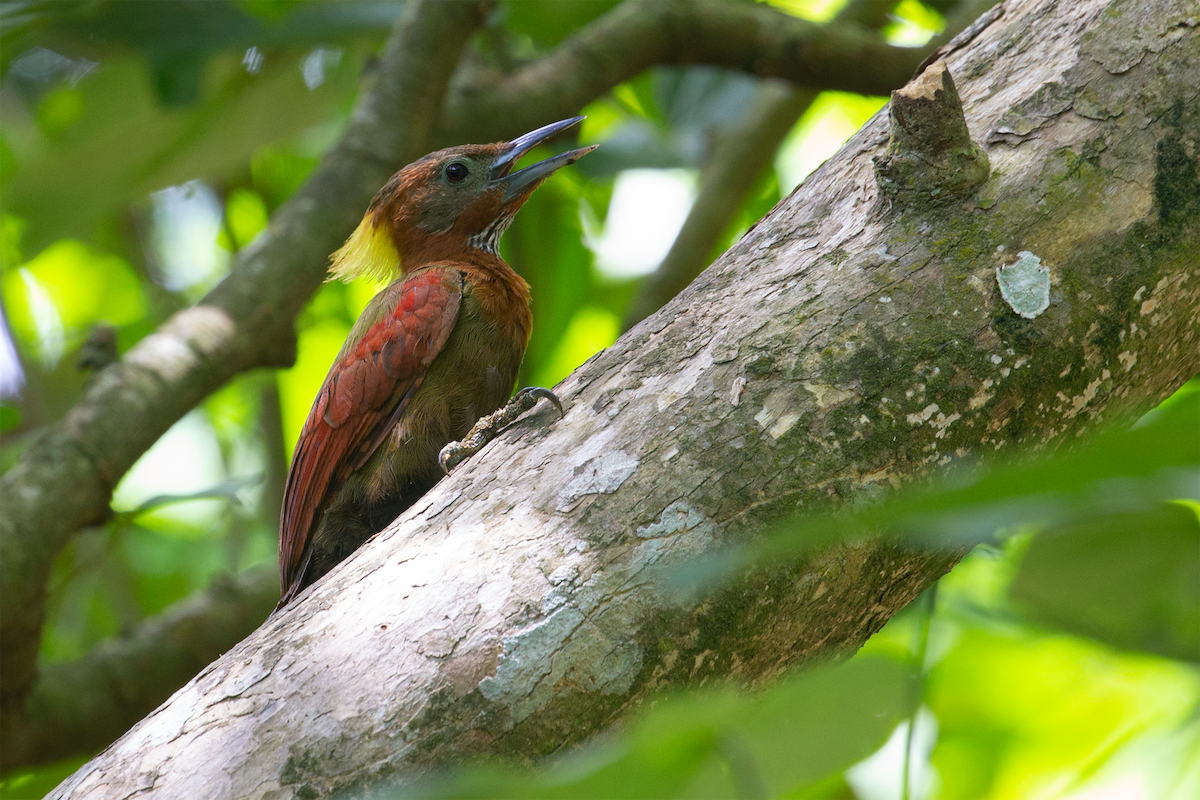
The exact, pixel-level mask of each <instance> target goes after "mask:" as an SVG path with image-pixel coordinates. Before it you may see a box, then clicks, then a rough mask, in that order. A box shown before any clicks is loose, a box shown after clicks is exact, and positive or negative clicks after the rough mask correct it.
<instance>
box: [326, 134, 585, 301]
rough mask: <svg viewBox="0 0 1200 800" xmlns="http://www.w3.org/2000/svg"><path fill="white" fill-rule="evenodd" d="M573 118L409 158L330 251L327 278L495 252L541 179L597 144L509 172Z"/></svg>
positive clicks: (387, 272)
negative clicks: (506, 137)
mask: <svg viewBox="0 0 1200 800" xmlns="http://www.w3.org/2000/svg"><path fill="white" fill-rule="evenodd" d="M582 119H583V117H572V118H571V119H565V120H563V121H561V122H555V123H552V124H550V125H546V126H544V127H541V128H538V129H537V130H535V131H531V132H530V133H527V134H525V135H524V136H518V137H517V138H516V139H513V140H512V141H511V142H497V143H495V144H469V145H462V146H460V147H448V148H446V149H445V150H439V151H437V152H436V153H430V154H429V155H427V156H425V157H424V158H422V159H420V160H418V161H414V162H413V163H411V164H409V165H408V166H407V167H405V168H404V169H402V170H400V171H399V172H397V173H396V174H395V175H393V176H392V178H391V180H389V181H388V182H387V184H385V185H384V187H383V188H382V189H380V190H379V193H378V194H376V195H375V199H374V200H372V201H371V205H370V206H369V207H368V208H367V213H366V214H365V215H364V216H363V220H362V222H361V223H359V226H358V228H356V229H355V231H354V233H352V234H351V235H350V238H349V239H347V240H346V244H345V245H343V246H342V248H341V249H340V250H338V251H337V252H336V253H334V254H333V267H332V269H331V270H330V273H331V277H333V278H341V279H343V280H349V279H352V278H357V277H360V276H370V277H374V278H377V279H382V280H393V279H395V278H396V277H398V276H399V275H400V274H402V273H403V272H404V271H405V269H406V268H411V267H415V266H419V265H421V264H428V263H430V262H433V261H440V260H464V259H470V258H471V256H472V255H473V254H475V255H477V254H479V253H487V254H490V255H493V256H495V255H496V250H497V246H498V244H499V242H500V235H501V234H502V233H504V231H505V230H506V229H507V228H508V226H509V225H510V224H511V223H512V220H513V217H514V216H515V215H516V213H517V210H518V209H519V208H520V207H521V206H522V205H524V203H525V201H526V200H527V199H529V195H530V194H532V193H533V190H534V189H536V188H537V187H538V186H539V185H540V184H541V183H542V181H544V180H545V179H546V178H548V177H549V176H550V175H551V174H552V173H553V172H554V171H555V170H557V169H559V168H560V167H564V166H566V165H567V164H573V163H574V162H575V161H577V160H578V159H579V158H580V157H582V156H583V155H585V154H587V153H590V152H591V151H592V150H594V149H595V148H596V145H591V146H590V147H583V148H580V149H578V150H571V151H569V152H566V153H560V154H559V155H556V156H553V157H551V158H547V159H546V160H544V161H539V162H537V163H536V164H532V165H530V166H528V167H525V168H524V169H520V170H516V171H513V167H514V166H515V165H516V163H517V160H518V159H520V158H521V156H523V155H524V154H525V153H527V152H529V151H530V150H532V149H533V148H534V147H536V146H537V145H538V144H540V143H541V142H543V141H545V140H546V139H548V138H550V137H551V136H554V135H555V134H557V133H559V132H561V131H564V130H566V129H567V128H570V127H571V126H572V125H575V124H576V123H578V122H579V121H580V120H582Z"/></svg>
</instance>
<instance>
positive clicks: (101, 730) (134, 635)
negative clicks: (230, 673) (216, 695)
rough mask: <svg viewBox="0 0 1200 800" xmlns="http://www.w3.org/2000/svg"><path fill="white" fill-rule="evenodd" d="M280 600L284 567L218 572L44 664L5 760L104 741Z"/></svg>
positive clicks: (72, 751) (32, 759)
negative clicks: (76, 654)
mask: <svg viewBox="0 0 1200 800" xmlns="http://www.w3.org/2000/svg"><path fill="white" fill-rule="evenodd" d="M278 601H279V575H278V572H277V571H276V570H275V569H274V568H273V567H270V566H263V567H256V568H254V569H249V570H246V571H245V572H243V573H241V574H239V575H237V576H236V577H224V578H219V579H218V580H216V581H214V582H213V584H212V585H211V586H209V588H208V589H207V590H205V591H203V592H200V593H198V594H195V595H193V596H191V597H189V598H187V599H186V600H182V601H180V602H179V603H176V604H175V605H173V606H170V607H169V608H167V609H166V610H165V611H163V612H162V613H161V614H158V615H156V616H154V617H152V618H150V619H148V620H146V621H145V622H143V623H141V624H140V625H138V626H137V628H136V629H134V631H133V632H131V633H129V634H127V635H125V636H121V637H119V638H117V639H110V640H107V641H105V642H103V643H101V644H100V645H98V646H96V647H95V648H93V649H92V650H91V651H89V652H88V654H87V655H86V656H84V657H83V658H81V659H79V660H78V661H69V662H65V663H53V664H49V665H46V666H44V667H42V668H41V669H40V670H39V672H38V676H37V680H36V681H35V682H34V685H33V689H32V690H31V691H30V694H29V698H28V700H27V701H26V714H25V715H24V716H23V717H22V718H21V720H20V725H19V727H13V728H10V729H9V731H8V737H7V738H6V739H5V761H6V764H5V766H6V767H8V766H13V765H17V764H23V763H36V762H44V761H53V760H55V759H59V758H65V757H67V756H72V755H76V754H78V753H85V752H88V751H89V750H91V751H95V750H99V749H101V748H103V747H104V746H105V745H107V744H109V743H110V742H112V741H113V740H115V739H116V738H117V737H118V736H120V735H121V734H122V733H124V732H125V731H127V730H128V729H129V728H130V726H132V725H133V724H134V723H135V722H137V721H138V720H139V719H141V718H142V717H144V716H145V715H146V714H149V713H150V712H151V711H153V710H154V708H155V707H156V706H157V705H158V704H159V703H161V702H162V701H163V700H164V699H165V698H167V697H169V696H170V695H171V693H172V692H173V691H175V690H176V689H178V688H179V687H180V686H181V685H182V684H183V683H185V682H186V681H187V680H188V679H189V678H191V677H192V676H193V675H195V674H196V673H197V672H199V671H200V670H201V669H203V668H204V666H205V665H206V664H208V663H209V662H211V661H212V660H213V659H215V658H217V657H218V656H220V655H221V654H222V653H224V652H225V651H226V650H228V649H229V648H230V647H231V646H232V645H233V644H234V643H236V642H238V641H241V640H242V639H243V638H244V637H245V636H247V635H248V634H249V633H250V632H251V631H253V630H254V629H255V628H257V627H258V626H259V624H260V623H261V622H262V621H263V619H264V618H265V617H266V616H267V614H269V613H270V612H271V609H272V608H274V607H275V603H277V602H278ZM21 754H25V755H26V758H25V759H24V760H17V759H19V758H20V755H21Z"/></svg>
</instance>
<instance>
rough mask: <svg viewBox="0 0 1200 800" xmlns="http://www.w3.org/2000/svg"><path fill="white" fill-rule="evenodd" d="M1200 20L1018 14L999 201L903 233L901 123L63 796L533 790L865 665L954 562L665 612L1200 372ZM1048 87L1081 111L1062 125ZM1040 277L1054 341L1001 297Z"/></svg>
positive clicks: (1122, 4) (1185, 10)
mask: <svg viewBox="0 0 1200 800" xmlns="http://www.w3.org/2000/svg"><path fill="white" fill-rule="evenodd" d="M1189 5H1190V4H1189V3H1187V2H1182V1H1180V2H1174V3H1172V2H1160V3H1155V4H1143V3H1140V2H1138V0H1112V1H1111V2H1105V0H1088V1H1085V2H1080V3H1056V2H1053V0H1041V1H1040V2H1038V1H1036V0H1030V2H1024V3H1012V4H1010V5H1009V6H1008V7H1007V8H1006V11H1005V14H1004V15H1003V17H1002V18H1001V19H999V20H998V21H996V22H994V23H993V24H992V25H991V26H989V27H988V28H986V29H985V30H983V31H982V32H981V33H980V34H979V35H978V36H977V37H976V38H975V39H974V41H972V42H971V43H970V44H968V45H966V46H965V47H963V48H962V49H960V50H958V51H956V52H953V53H950V54H948V55H947V56H946V63H947V65H948V66H949V68H950V70H951V72H952V74H953V75H954V79H955V82H956V84H957V86H958V90H959V94H960V95H961V97H962V102H963V106H964V108H965V110H966V118H967V122H968V126H969V129H970V131H971V134H972V138H973V139H974V140H975V141H976V142H982V143H986V149H987V155H988V159H989V161H990V164H991V174H990V176H989V178H988V179H987V181H986V182H985V183H984V184H983V185H982V186H980V187H979V188H978V189H977V190H976V191H975V192H974V193H973V194H971V195H970V196H968V197H966V198H964V199H960V200H959V201H958V202H956V203H953V204H948V205H947V204H940V205H937V206H929V207H920V206H915V205H907V206H904V207H896V206H895V205H894V204H890V203H886V202H882V201H881V199H880V193H879V190H878V188H877V186H876V183H875V179H874V176H873V174H872V165H871V158H872V156H875V155H879V154H880V153H882V152H883V150H884V147H885V144H886V141H887V120H886V117H885V116H884V115H881V116H879V117H877V118H876V119H875V120H873V121H872V122H870V123H869V124H868V125H867V126H866V127H865V128H864V129H863V130H862V131H861V132H860V133H859V134H858V135H856V136H855V137H854V138H853V139H852V140H851V141H850V142H849V143H848V144H847V146H846V147H845V148H843V149H842V151H841V152H840V153H839V154H838V155H837V156H835V157H834V158H833V159H831V160H830V161H829V162H828V163H826V164H825V165H824V166H823V167H822V168H821V169H819V170H818V171H817V172H816V173H814V175H813V176H811V177H810V178H809V179H808V180H807V181H806V183H805V184H804V185H803V186H801V187H800V188H799V189H798V190H797V191H796V192H795V193H794V194H793V195H792V196H791V197H789V198H788V199H787V200H786V201H785V202H784V203H782V204H781V205H780V206H779V207H778V208H777V209H776V210H775V211H774V212H773V213H772V214H771V215H770V216H768V217H767V218H766V219H765V220H763V221H762V222H761V223H760V224H759V225H758V226H757V227H756V228H754V229H753V230H752V231H751V232H750V233H749V234H747V236H746V237H745V238H743V239H742V240H741V241H740V242H739V243H738V244H737V245H736V246H735V247H734V248H733V249H731V250H730V251H729V252H728V253H727V254H726V255H725V256H724V257H722V258H721V259H720V260H719V261H718V262H717V263H716V264H714V265H713V267H711V268H710V269H709V270H708V271H707V272H705V273H704V274H703V275H702V276H701V277H700V278H699V279H698V280H697V281H696V282H695V283H694V284H693V285H692V286H691V287H690V288H689V289H688V290H687V291H685V292H684V293H683V294H681V295H680V296H679V297H678V298H676V299H675V300H674V301H673V302H672V303H670V304H669V305H668V306H666V307H665V308H664V309H663V310H662V311H661V312H659V313H658V314H656V315H654V316H652V317H650V318H649V319H647V320H646V321H645V322H643V323H642V324H640V325H638V326H637V327H636V328H634V329H633V330H632V331H631V332H630V333H629V334H627V335H626V336H624V337H622V339H621V340H620V341H618V342H617V344H616V345H614V346H613V347H612V348H610V349H609V350H607V351H605V352H603V353H601V354H599V355H597V356H596V357H595V358H593V359H592V360H591V361H590V362H588V363H587V364H586V365H584V366H583V367H582V368H581V369H580V370H578V371H577V372H576V373H575V375H573V376H572V377H571V378H570V379H568V380H567V381H566V382H565V383H564V384H562V385H561V386H560V387H559V388H558V394H559V396H560V397H561V398H562V400H563V401H564V404H565V405H566V407H567V414H566V416H565V417H564V418H563V419H562V420H555V419H554V416H553V415H545V416H535V417H533V418H531V419H529V420H528V421H526V422H523V423H519V424H517V425H516V426H514V427H513V428H512V429H510V431H509V432H508V433H506V434H505V435H504V436H503V437H502V438H501V440H500V441H497V442H495V443H493V444H492V445H490V446H489V447H488V448H487V449H486V450H484V451H483V452H482V453H481V454H479V455H478V456H476V457H475V458H473V459H472V460H471V461H469V462H467V463H466V464H465V465H463V466H462V467H460V468H459V469H458V470H456V472H455V474H454V475H453V476H451V478H450V479H449V480H446V481H444V482H443V483H441V484H440V485H439V486H438V487H436V488H435V489H434V490H433V491H432V492H431V493H430V494H429V495H428V496H427V497H426V498H425V499H424V500H423V501H422V502H421V503H420V504H418V506H417V507H414V508H413V509H412V510H411V511H410V512H409V513H408V514H406V515H405V516H404V517H402V518H401V519H400V520H398V521H397V522H396V524H394V525H393V526H392V527H391V528H389V529H388V531H386V532H385V533H384V534H382V535H381V536H379V537H378V538H376V539H375V540H373V541H372V542H370V543H368V545H366V546H365V547H364V548H363V549H362V550H360V551H359V552H358V553H357V554H356V555H355V556H354V557H353V558H352V559H350V560H349V561H347V562H346V563H345V564H343V565H342V567H341V568H339V569H338V570H336V571H334V572H333V573H331V574H330V575H329V576H328V578H327V579H325V580H324V581H323V582H322V583H320V584H318V585H317V586H316V587H314V589H313V591H312V592H311V593H310V594H309V595H308V596H307V597H305V598H303V599H302V601H301V602H298V603H296V604H294V605H293V606H291V607H289V608H288V609H287V610H286V611H285V612H284V613H283V614H281V615H279V616H276V617H274V618H272V619H271V620H269V621H268V622H267V623H266V624H264V625H263V626H262V627H261V628H260V629H259V630H258V631H257V632H256V633H255V634H253V635H252V636H250V637H249V638H248V639H246V640H245V641H244V642H243V643H242V644H240V645H239V646H238V647H236V648H235V649H234V650H232V651H231V652H230V653H228V654H227V655H226V656H224V657H223V658H221V659H220V660H218V661H217V662H215V663H214V664H212V665H211V666H210V667H209V668H207V669H206V670H205V671H204V672H202V673H201V674H200V675H199V676H198V677H197V678H196V679H195V680H194V681H193V682H192V683H191V684H189V685H188V686H186V687H185V688H184V689H182V690H180V692H178V693H177V694H176V695H175V696H174V697H173V698H172V699H171V700H170V701H169V702H168V703H166V704H165V705H164V706H162V707H161V708H160V709H158V710H157V711H156V712H154V713H153V714H151V715H150V716H149V717H147V718H146V719H145V720H144V721H143V722H141V723H140V724H139V725H138V726H136V727H135V728H134V729H133V730H132V731H130V732H129V733H128V734H127V735H126V736H125V737H123V738H122V739H121V740H120V741H118V742H117V743H116V744H114V745H113V746H112V747H111V748H110V749H109V750H108V751H106V752H105V753H103V754H101V755H100V756H98V757H97V758H96V759H94V760H93V761H92V762H90V763H89V764H87V765H86V766H84V767H83V768H82V769H81V770H80V771H79V772H78V773H77V774H76V775H75V776H74V777H72V778H71V779H69V780H68V781H67V782H66V783H64V784H63V786H61V787H60V788H59V789H58V790H57V792H56V793H55V794H54V795H53V796H55V797H84V796H87V797H125V796H128V795H129V794H130V793H132V792H133V791H135V790H140V791H141V792H143V793H146V794H154V793H158V794H160V795H161V796H199V795H203V796H206V797H239V798H255V797H273V798H276V797H278V798H282V797H319V796H327V795H331V794H337V793H339V792H342V791H348V790H351V789H357V788H362V787H365V786H370V785H374V784H377V783H378V782H380V781H383V780H394V779H400V780H407V779H412V778H414V777H416V776H419V775H421V774H423V773H424V772H425V771H427V770H429V769H431V768H433V767H437V766H441V765H446V764H450V763H454V762H455V761H457V760H459V759H462V758H464V757H469V756H484V755H493V754H500V755H505V756H510V757H516V758H518V759H521V760H528V759H532V758H535V757H537V756H540V755H544V754H546V753H549V752H552V751H554V750H556V749H559V748H562V747H564V746H567V745H570V744H572V743H575V742H578V741H580V740H582V739H584V738H586V737H587V736H588V735H590V734H591V733H593V732H595V731H597V730H600V729H601V728H603V727H604V726H606V725H609V724H611V723H612V722H613V721H614V720H616V719H618V718H619V717H621V716H622V715H623V714H626V713H628V712H629V711H630V710H631V709H635V708H637V707H638V705H639V704H640V703H641V702H643V701H644V699H645V698H647V697H648V696H649V694H650V692H652V691H654V690H656V689H659V688H662V687H665V686H681V685H688V686H694V685H698V684H701V683H704V682H706V681H707V682H711V681H718V680H725V679H736V680H741V681H746V682H750V683H756V682H760V681H763V680H768V679H770V678H771V677H773V676H775V675H778V674H779V673H780V672H781V671H782V670H785V669H787V668H789V667H791V666H793V665H796V664H798V663H801V662H803V661H804V660H806V659H809V658H814V657H818V656H827V655H834V654H839V653H845V652H848V651H851V650H853V649H854V648H855V647H857V646H858V645H859V644H861V643H862V641H864V640H865V639H866V637H867V636H869V635H870V634H871V633H872V632H874V631H875V630H877V629H878V627H879V626H880V625H882V624H883V622H884V621H886V619H887V618H888V617H890V616H891V615H892V614H893V613H894V612H895V611H896V610H898V609H899V608H901V607H902V606H903V605H904V604H905V603H907V602H908V601H909V600H911V599H912V598H913V597H915V596H916V595H917V594H918V593H919V592H920V591H921V590H923V589H924V588H925V587H926V586H928V585H929V584H930V583H931V582H932V581H933V580H935V579H936V578H937V577H938V576H940V575H941V574H942V573H943V572H944V571H945V570H946V569H948V568H949V567H950V566H951V564H952V563H953V561H954V559H955V557H956V554H955V553H952V552H950V553H937V552H920V551H913V550H910V549H905V548H902V547H899V546H897V545H896V544H893V543H887V542H883V541H880V542H870V543H861V544H856V545H854V546H840V547H833V548H831V549H828V550H825V551H824V552H820V553H817V554H814V555H813V556H811V557H810V558H809V559H808V560H806V561H804V562H803V563H797V564H793V565H790V566H789V567H786V568H784V569H779V570H774V571H770V572H757V571H756V572H753V573H751V574H747V575H744V576H742V578H741V579H739V580H738V581H736V582H735V583H733V584H732V585H730V586H727V587H724V588H722V589H719V590H714V591H712V592H710V593H708V594H705V595H702V596H694V595H688V594H680V593H678V592H677V591H674V590H672V589H670V588H668V587H667V585H665V584H664V583H663V582H661V581H659V580H657V578H658V577H659V576H660V575H661V574H662V573H663V571H670V570H672V569H675V568H678V566H679V565H681V564H683V563H685V562H686V561H687V560H688V559H689V558H691V557H693V556H695V555H699V554H703V553H708V552H712V551H713V550H714V549H715V548H718V547H720V546H722V545H723V544H726V543H728V542H731V541H738V540H741V539H744V538H745V537H752V536H757V535H760V534H762V533H763V532H764V531H766V530H768V529H769V527H770V526H771V525H772V524H773V523H775V522H776V521H777V520H780V519H782V518H784V517H786V516H788V515H789V514H791V513H793V512H794V511H795V510H797V509H820V508H825V507H830V506H835V505H838V504H843V503H862V502H868V501H870V500H872V499H874V498H876V497H877V496H879V495H880V494H881V493H884V492H886V491H889V490H890V489H891V488H892V487H894V486H897V485H899V484H900V483H902V482H905V481H908V480H911V479H913V478H916V477H920V476H923V475H926V474H928V473H930V472H933V471H936V470H937V469H939V468H941V467H943V466H944V465H947V464H949V463H951V462H955V461H963V460H975V459H979V458H982V457H985V456H988V455H990V454H993V453H995V452H998V451H999V452H1005V451H1015V450H1017V449H1018V448H1029V447H1032V448H1035V449H1036V448H1043V447H1059V446H1063V445H1069V444H1070V443H1071V442H1073V441H1075V440H1076V437H1077V436H1079V435H1081V434H1083V433H1085V432H1087V431H1088V430H1089V429H1090V428H1092V427H1093V426H1095V425H1096V424H1098V423H1099V422H1101V421H1105V420H1113V419H1121V418H1132V416H1134V415H1136V414H1139V413H1141V412H1142V411H1144V410H1146V409H1147V408H1149V407H1151V406H1152V405H1153V404H1154V403H1155V402H1157V401H1158V400H1160V399H1161V398H1162V397H1164V396H1166V395H1167V394H1169V393H1170V392H1171V391H1172V390H1173V389H1175V388H1176V387H1178V386H1179V385H1180V384H1181V383H1182V382H1183V381H1184V380H1186V379H1187V378H1188V377H1189V376H1191V375H1192V374H1194V373H1195V372H1196V371H1197V366H1198V362H1200V356H1198V352H1200V351H1198V345H1200V342H1198V341H1197V337H1198V336H1200V332H1198V330H1197V326H1196V325H1195V317H1196V309H1197V306H1198V305H1200V303H1198V302H1197V301H1198V300H1200V265H1198V264H1197V256H1196V254H1197V252H1200V179H1198V177H1197V158H1198V155H1200V31H1198V30H1197V29H1196V27H1195V25H1196V23H1195V17H1194V16H1192V14H1193V13H1194V11H1192V10H1191V9H1189ZM1046 87H1053V88H1052V90H1048V89H1047V88H1046ZM1020 251H1027V252H1029V253H1032V254H1034V255H1036V256H1037V257H1038V258H1039V259H1040V260H1041V263H1042V264H1043V265H1045V266H1046V267H1048V268H1049V270H1050V274H1051V286H1052V288H1051V298H1050V305H1049V307H1048V308H1047V309H1046V310H1045V311H1044V312H1043V313H1040V314H1036V315H1035V316H1033V318H1032V319H1028V318H1025V317H1022V316H1020V315H1019V314H1018V313H1017V312H1016V311H1014V310H1013V309H1012V308H1010V307H1009V306H1008V305H1007V304H1006V302H1005V301H1004V299H1003V298H1002V297H1001V295H1000V292H999V289H998V287H997V283H996V268H997V267H998V266H1002V265H1006V264H1011V263H1013V261H1015V260H1016V258H1017V256H1016V254H1017V253H1018V252H1020Z"/></svg>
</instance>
